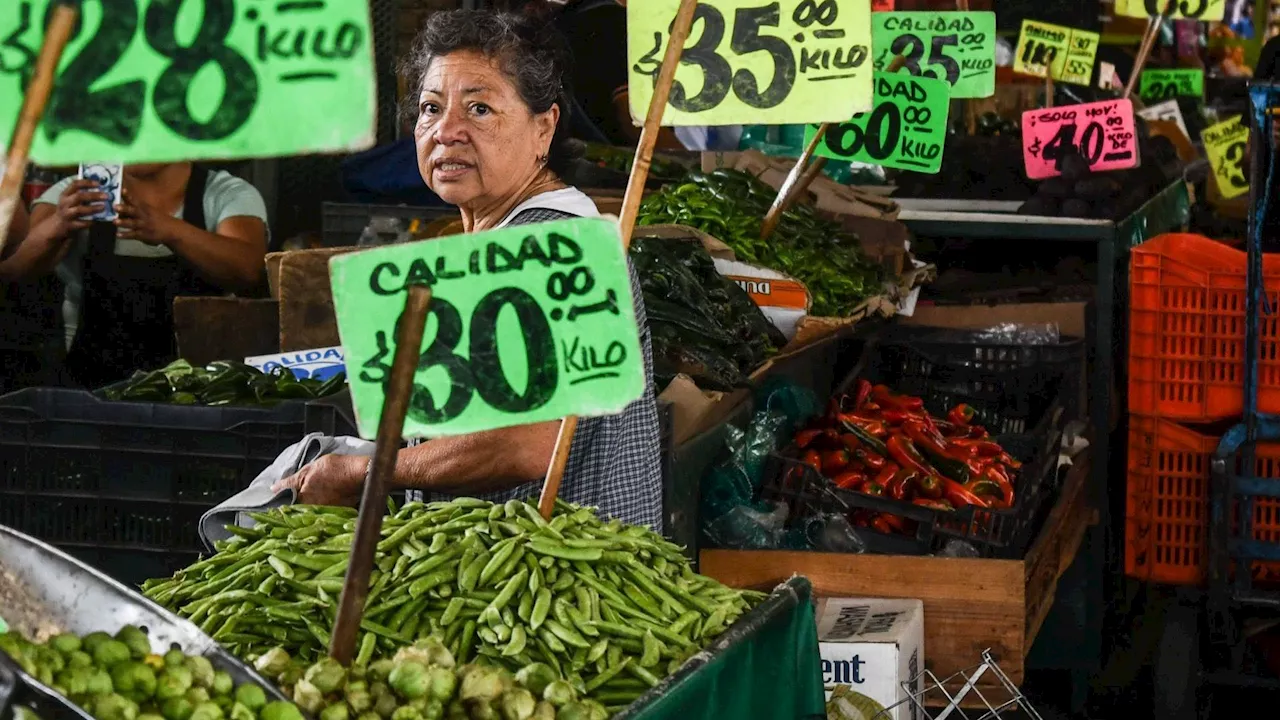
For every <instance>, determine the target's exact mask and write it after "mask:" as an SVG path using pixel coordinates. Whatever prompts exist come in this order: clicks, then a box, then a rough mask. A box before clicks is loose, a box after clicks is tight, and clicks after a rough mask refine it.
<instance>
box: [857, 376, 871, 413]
mask: <svg viewBox="0 0 1280 720" xmlns="http://www.w3.org/2000/svg"><path fill="white" fill-rule="evenodd" d="M869 397H871V381H870V380H867V379H866V378H858V382H857V384H856V385H855V386H854V391H853V409H854V410H857V409H858V408H860V407H862V404H863V403H865V402H866V401H867V398H869Z"/></svg>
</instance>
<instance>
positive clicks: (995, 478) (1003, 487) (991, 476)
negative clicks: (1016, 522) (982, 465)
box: [980, 465, 1014, 507]
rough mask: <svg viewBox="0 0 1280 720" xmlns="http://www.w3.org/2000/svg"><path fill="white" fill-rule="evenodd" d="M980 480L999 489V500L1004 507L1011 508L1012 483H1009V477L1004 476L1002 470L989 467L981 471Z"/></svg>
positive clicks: (992, 466) (994, 466)
mask: <svg viewBox="0 0 1280 720" xmlns="http://www.w3.org/2000/svg"><path fill="white" fill-rule="evenodd" d="M980 479H981V480H984V481H987V482H991V483H995V484H996V486H997V487H999V488H1000V500H1001V502H1002V503H1004V506H1005V507H1013V500H1014V497H1013V483H1012V482H1010V481H1009V476H1007V475H1005V474H1004V470H1003V468H1001V467H999V466H997V465H989V466H987V468H986V469H984V470H983V471H982V475H981V476H980Z"/></svg>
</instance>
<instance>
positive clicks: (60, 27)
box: [0, 3, 80, 252]
mask: <svg viewBox="0 0 1280 720" xmlns="http://www.w3.org/2000/svg"><path fill="white" fill-rule="evenodd" d="M79 17H80V12H79V10H77V9H76V8H75V6H72V5H70V4H65V3H59V4H58V9H57V10H55V11H54V13H53V20H52V21H51V22H50V23H49V29H48V30H47V31H46V32H45V35H44V42H43V43H42V44H41V46H40V55H39V56H38V57H37V58H36V67H35V74H34V75H32V77H31V84H30V85H28V86H27V92H26V94H25V95H24V96H23V98H22V109H21V110H20V111H19V112H18V123H17V124H16V125H15V126H14V128H13V138H12V140H11V141H10V142H9V153H8V155H7V157H6V158H5V164H4V177H3V178H2V179H0V252H3V251H4V246H5V242H6V241H7V240H8V238H9V227H10V225H11V224H12V223H13V214H14V211H15V210H16V208H17V206H18V202H19V196H20V195H21V193H22V180H23V178H24V177H25V175H26V172H27V158H28V157H29V156H30V154H31V143H32V142H34V141H35V137H36V128H37V127H38V126H39V125H40V118H41V117H42V116H43V115H44V109H45V106H47V105H48V104H49V95H50V94H52V92H53V81H54V78H55V77H56V76H57V74H58V63H59V62H60V61H61V60H62V53H63V51H64V50H66V49H67V42H68V41H69V40H70V39H71V33H72V31H73V30H75V27H76V20H77V19H78V18H79Z"/></svg>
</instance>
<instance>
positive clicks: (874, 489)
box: [862, 481, 884, 497]
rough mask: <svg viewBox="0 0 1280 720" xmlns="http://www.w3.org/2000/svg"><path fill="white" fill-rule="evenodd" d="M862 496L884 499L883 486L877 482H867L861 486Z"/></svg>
mask: <svg viewBox="0 0 1280 720" xmlns="http://www.w3.org/2000/svg"><path fill="white" fill-rule="evenodd" d="M862 493H863V494H864V495H874V496H875V497H884V486H883V485H881V484H880V483H878V482H874V481H872V482H867V483H864V484H863V486H862Z"/></svg>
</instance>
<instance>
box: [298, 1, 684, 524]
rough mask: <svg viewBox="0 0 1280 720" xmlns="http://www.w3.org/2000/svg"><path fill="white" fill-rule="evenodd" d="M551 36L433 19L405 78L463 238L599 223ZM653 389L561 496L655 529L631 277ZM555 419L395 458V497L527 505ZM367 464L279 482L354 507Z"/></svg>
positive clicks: (444, 441) (583, 457)
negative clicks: (571, 150) (580, 175)
mask: <svg viewBox="0 0 1280 720" xmlns="http://www.w3.org/2000/svg"><path fill="white" fill-rule="evenodd" d="M565 47H566V46H565V43H564V40H563V38H562V37H561V36H560V35H559V34H558V33H557V32H556V31H555V30H554V29H553V28H551V27H550V26H548V25H546V24H544V23H542V22H540V21H537V20H534V19H532V18H528V17H524V16H519V15H514V14H504V13H494V12H490V11H477V10H457V11H449V12H437V13H435V14H434V15H432V16H431V18H430V19H429V20H428V22H427V26H426V28H425V29H424V30H423V32H422V34H421V35H420V37H419V39H418V41H417V44H416V47H415V50H414V53H413V55H412V57H411V58H410V59H409V62H408V65H407V70H408V72H409V73H410V75H411V81H412V82H411V84H410V87H412V88H414V89H415V92H416V98H415V99H416V101H417V107H416V116H417V124H416V126H415V129H414V137H415V142H416V146H417V155H418V169H419V171H420V172H421V174H422V179H423V180H424V181H425V182H426V184H427V186H428V187H429V188H431V190H432V191H433V192H435V193H436V194H438V195H439V196H440V197H441V198H443V199H444V200H446V201H447V202H450V203H453V204H455V205H457V206H458V208H459V209H460V211H461V213H462V220H463V224H464V226H465V228H466V231H467V232H481V231H484V230H492V229H495V228H501V227H507V226H511V225H524V224H530V223H537V222H544V221H550V220H559V219H564V218H572V217H594V216H597V215H598V212H597V210H596V207H595V204H594V203H593V202H592V201H591V199H590V198H588V197H587V196H586V195H584V194H583V193H582V192H580V191H578V190H577V189H575V188H572V187H567V186H566V185H565V184H564V183H562V182H561V181H560V178H559V175H558V172H559V171H560V170H561V169H562V168H563V167H564V165H565V163H566V162H567V160H568V158H567V157H566V154H565V148H564V144H565V141H566V140H567V129H566V128H567V126H568V121H569V118H568V113H567V108H568V107H569V105H568V103H567V102H566V101H565V98H566V97H567V96H568V89H567V88H566V87H565V79H566V77H567V72H568V51H567V50H566V49H565ZM631 284H632V295H633V297H634V298H635V304H636V319H637V321H638V323H639V326H640V328H641V329H642V337H641V340H642V343H643V347H644V357H645V374H646V378H647V383H646V386H647V388H648V391H647V392H646V393H645V395H644V397H643V398H641V399H640V400H637V401H636V402H634V403H632V404H631V405H629V406H628V407H627V408H626V409H625V410H624V411H623V412H622V413H620V414H618V415H613V416H607V417H593V418H583V419H582V420H581V421H580V422H579V424H578V429H577V433H576V434H575V435H574V439H573V445H572V447H571V449H570V453H569V460H568V465H567V467H566V470H565V477H564V480H563V483H562V485H561V491H560V496H561V497H563V498H564V499H565V500H568V501H570V502H576V503H582V504H585V505H592V506H595V507H598V508H600V510H601V512H602V513H603V514H605V515H609V516H612V517H615V518H618V519H619V520H622V521H625V522H629V523H635V524H643V525H648V526H650V527H653V528H655V529H656V530H658V531H661V526H662V519H661V508H662V502H661V498H662V480H661V474H660V467H659V443H658V417H657V408H656V404H655V400H654V397H653V367H652V359H651V355H650V349H649V332H648V330H647V328H646V322H645V311H644V306H643V304H642V296H641V292H640V286H639V283H638V282H637V280H636V278H635V275H634V273H633V274H632V281H631ZM559 428H560V421H552V422H545V423H539V424H535V425H524V426H519V427H513V428H506V429H501V430H493V431H488V432H482V433H476V434H474V435H467V436H462V437H449V438H441V439H436V440H431V441H429V442H424V443H421V444H418V445H416V446H413V447H409V448H406V449H404V450H402V451H401V452H400V457H399V461H398V463H397V466H396V472H395V478H394V481H393V486H394V487H397V488H405V489H417V490H422V491H426V492H430V493H444V494H448V495H472V496H479V497H484V498H486V499H491V500H495V501H505V500H507V499H511V498H518V499H527V498H529V497H536V496H537V494H538V492H539V490H540V487H541V480H542V478H543V477H544V476H545V475H546V472H547V467H548V465H549V464H550V462H551V456H552V453H553V450H554V448H555V443H556V436H557V433H558V432H559ZM368 462H369V459H368V458H367V457H364V456H360V455H336V454H335V455H325V456H323V457H321V458H319V459H318V460H316V461H315V462H313V463H311V464H310V465H307V466H306V467H304V468H302V470H301V471H300V472H298V473H297V474H295V475H293V476H292V477H289V478H286V479H284V480H283V481H281V482H280V483H278V484H277V486H276V488H275V489H276V490H281V489H284V488H294V489H296V490H297V491H298V492H299V495H300V500H301V501H302V502H306V503H320V504H331V505H354V504H356V503H357V502H358V500H359V496H360V491H361V486H362V483H363V482H364V477H365V471H366V468H367V466H368Z"/></svg>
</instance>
